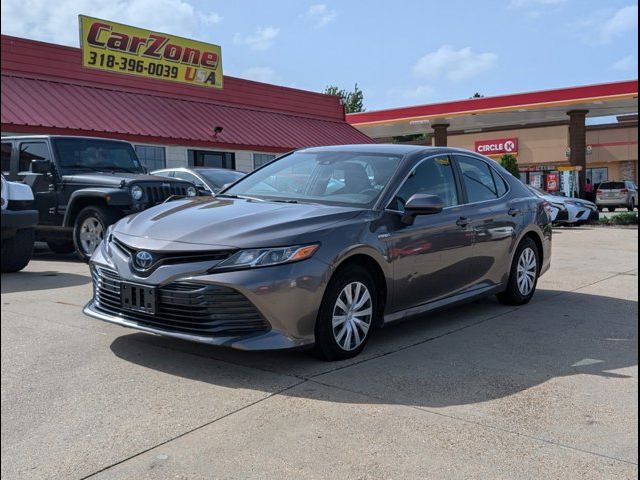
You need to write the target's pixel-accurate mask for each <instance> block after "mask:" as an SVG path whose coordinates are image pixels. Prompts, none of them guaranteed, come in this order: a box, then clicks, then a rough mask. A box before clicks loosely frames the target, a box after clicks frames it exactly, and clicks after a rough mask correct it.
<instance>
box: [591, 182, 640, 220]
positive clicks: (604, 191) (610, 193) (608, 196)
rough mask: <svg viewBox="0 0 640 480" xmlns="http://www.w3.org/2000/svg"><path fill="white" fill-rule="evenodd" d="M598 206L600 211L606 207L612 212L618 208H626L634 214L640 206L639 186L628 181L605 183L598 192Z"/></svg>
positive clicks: (599, 187) (599, 186)
mask: <svg viewBox="0 0 640 480" xmlns="http://www.w3.org/2000/svg"><path fill="white" fill-rule="evenodd" d="M596 205H598V210H600V211H602V210H603V209H604V208H605V207H606V208H607V209H608V210H609V211H610V212H613V211H615V209H616V208H626V209H627V210H629V211H630V212H633V211H634V209H635V208H636V207H637V206H638V186H637V185H636V184H635V183H633V182H630V181H628V180H625V181H623V182H603V183H601V184H600V185H598V189H597V190H596Z"/></svg>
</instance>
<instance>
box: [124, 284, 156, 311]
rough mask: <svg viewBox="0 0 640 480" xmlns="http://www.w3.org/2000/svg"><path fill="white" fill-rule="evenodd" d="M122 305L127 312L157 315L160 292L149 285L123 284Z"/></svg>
mask: <svg viewBox="0 0 640 480" xmlns="http://www.w3.org/2000/svg"><path fill="white" fill-rule="evenodd" d="M120 304H121V306H122V308H123V309H125V310H131V311H134V312H140V313H147V314H149V315H155V313H156V311H157V308H158V290H157V289H156V288H155V287H149V286H147V285H139V284H136V283H127V282H122V283H121V284H120Z"/></svg>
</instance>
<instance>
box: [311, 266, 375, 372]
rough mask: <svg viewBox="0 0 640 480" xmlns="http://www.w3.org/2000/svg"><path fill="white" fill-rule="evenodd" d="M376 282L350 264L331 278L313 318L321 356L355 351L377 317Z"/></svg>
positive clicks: (333, 356)
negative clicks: (318, 309) (316, 315)
mask: <svg viewBox="0 0 640 480" xmlns="http://www.w3.org/2000/svg"><path fill="white" fill-rule="evenodd" d="M378 315H379V312H378V296H377V289H376V285H375V282H374V281H373V279H372V278H371V275H370V274H369V272H368V271H367V270H365V269H364V268H362V267H360V266H357V265H350V266H348V267H346V268H344V269H343V270H340V271H338V273H337V274H336V275H335V276H334V278H333V279H331V282H330V283H329V286H328V287H327V290H326V292H325V295H324V298H323V300H322V306H321V307H320V311H319V312H318V319H317V321H316V332H315V334H316V343H315V352H316V354H317V355H318V356H319V357H320V358H322V359H324V360H329V361H332V360H342V359H345V358H351V357H355V356H356V355H358V354H359V353H360V352H361V351H362V350H363V349H364V346H365V345H366V343H367V341H368V340H369V337H370V335H371V328H372V327H373V325H375V324H376V322H377V320H378V318H377V317H378Z"/></svg>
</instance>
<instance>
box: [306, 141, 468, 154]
mask: <svg viewBox="0 0 640 480" xmlns="http://www.w3.org/2000/svg"><path fill="white" fill-rule="evenodd" d="M297 151H299V152H311V153H313V152H361V153H377V154H388V155H403V156H404V155H410V154H418V153H422V154H427V155H428V154H439V153H441V154H448V153H472V154H474V155H478V154H477V153H475V152H472V151H470V150H465V149H463V148H453V147H432V146H428V145H404V144H396V143H376V144H371V143H364V144H353V145H332V146H325V147H309V148H303V149H300V150H297Z"/></svg>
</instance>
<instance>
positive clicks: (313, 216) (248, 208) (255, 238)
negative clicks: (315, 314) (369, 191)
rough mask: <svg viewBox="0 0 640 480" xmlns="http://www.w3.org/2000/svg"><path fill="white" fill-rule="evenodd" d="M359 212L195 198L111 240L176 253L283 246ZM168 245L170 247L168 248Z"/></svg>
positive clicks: (125, 227)
mask: <svg viewBox="0 0 640 480" xmlns="http://www.w3.org/2000/svg"><path fill="white" fill-rule="evenodd" d="M362 211H363V210H362V209H358V208H350V207H337V206H328V205H315V204H313V205H312V204H289V203H277V202H268V201H265V202H262V201H254V200H244V199H227V198H224V199H223V198H215V197H214V198H212V197H198V198H195V199H191V200H177V201H173V202H169V203H166V204H163V205H158V206H156V207H153V208H150V209H149V210H145V211H143V212H140V213H137V214H135V215H132V216H130V217H126V218H124V219H122V220H121V221H120V222H118V223H117V224H116V226H115V227H114V234H115V235H116V236H117V237H118V238H119V239H121V240H122V241H124V242H125V243H128V244H129V245H131V246H133V247H137V248H149V249H154V248H153V245H163V248H164V247H165V246H166V247H167V248H172V249H179V248H180V246H179V245H176V244H182V246H183V247H184V246H185V244H190V245H194V246H195V245H206V246H208V248H217V247H222V248H228V247H231V248H251V247H266V246H273V247H275V246H285V245H288V244H290V242H296V241H299V240H300V239H301V238H302V237H303V236H305V235H311V236H313V233H314V232H318V231H320V230H322V229H326V228H328V227H330V226H331V225H335V224H336V223H339V222H341V221H345V220H349V219H351V218H354V217H356V216H357V215H358V214H359V213H361V212H362ZM166 242H170V243H172V244H174V245H173V246H170V245H167V243H166Z"/></svg>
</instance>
